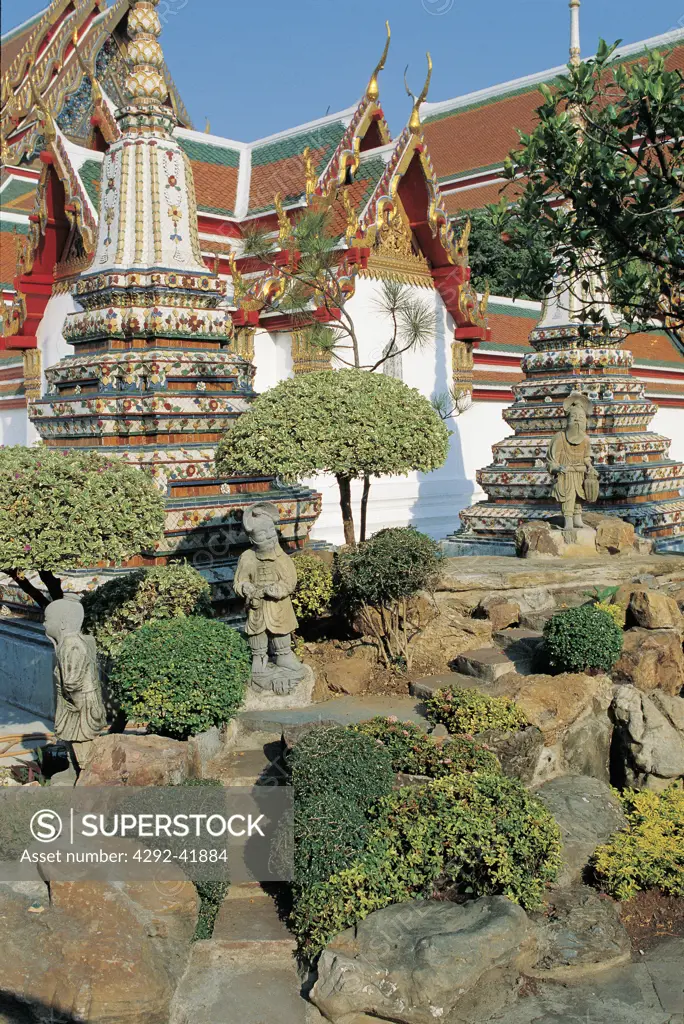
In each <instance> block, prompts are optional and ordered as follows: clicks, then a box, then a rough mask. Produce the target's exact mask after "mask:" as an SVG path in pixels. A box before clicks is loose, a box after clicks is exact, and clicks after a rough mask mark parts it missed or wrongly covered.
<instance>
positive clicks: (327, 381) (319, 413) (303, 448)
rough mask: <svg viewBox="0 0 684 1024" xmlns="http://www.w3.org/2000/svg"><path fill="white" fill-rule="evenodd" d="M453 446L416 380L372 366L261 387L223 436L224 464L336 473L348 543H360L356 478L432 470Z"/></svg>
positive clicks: (220, 457) (263, 471)
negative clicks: (353, 490) (353, 498)
mask: <svg viewBox="0 0 684 1024" xmlns="http://www.w3.org/2000/svg"><path fill="white" fill-rule="evenodd" d="M448 446H449V433H448V431H447V428H446V427H445V425H444V423H443V422H442V420H441V419H440V417H439V415H438V414H437V413H436V412H435V410H434V408H433V407H432V405H431V404H430V402H429V401H428V400H427V398H424V397H423V395H421V394H420V393H419V392H418V391H416V390H415V389H414V388H410V387H408V385H406V384H404V383H403V382H402V381H400V380H396V379H395V378H394V377H388V376H385V375H384V374H380V373H371V372H369V371H367V370H357V369H353V370H321V371H318V372H314V373H305V374H301V375H299V376H296V377H292V378H290V379H289V380H284V381H281V382H280V384H277V385H276V386H275V387H274V388H272V389H271V390H270V391H267V392H265V394H263V395H260V396H259V397H258V398H257V399H256V401H255V402H254V403H253V404H252V405H251V407H250V409H249V411H248V412H245V413H244V414H243V415H242V416H241V417H240V418H239V420H238V421H237V423H236V424H235V425H234V426H233V427H232V428H231V429H230V430H229V431H228V432H227V433H226V434H225V435H224V437H223V438H222V440H221V442H220V444H219V447H218V450H217V453H216V466H217V470H218V472H219V473H221V474H225V475H228V476H229V475H231V474H235V473H258V474H259V475H262V476H263V475H266V476H278V477H281V478H282V479H285V480H297V479H300V478H301V477H307V476H312V475H313V474H314V473H332V474H333V475H334V476H335V477H336V479H337V484H338V487H339V491H340V508H341V510H342V522H343V524H344V539H345V543H347V544H354V543H355V541H356V536H355V531H354V516H353V513H352V503H351V482H352V480H354V479H358V478H362V477H365V476H367V477H368V478H370V477H371V476H385V475H405V474H407V473H410V472H412V471H413V470H419V471H421V472H429V471H430V470H433V469H437V468H438V467H439V466H441V465H443V463H444V462H445V460H446V457H447V453H448ZM366 499H367V494H366Z"/></svg>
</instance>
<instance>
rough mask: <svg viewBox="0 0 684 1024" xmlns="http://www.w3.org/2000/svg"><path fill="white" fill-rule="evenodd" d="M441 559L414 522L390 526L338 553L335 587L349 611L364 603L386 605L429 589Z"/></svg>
mask: <svg viewBox="0 0 684 1024" xmlns="http://www.w3.org/2000/svg"><path fill="white" fill-rule="evenodd" d="M440 561H441V554H440V550H439V547H438V546H437V543H436V541H434V540H432V538H431V537H428V536H427V535H426V534H424V533H420V532H419V531H418V530H416V529H415V528H414V527H413V526H406V527H392V528H390V529H387V530H380V532H379V533H376V534H374V535H373V536H372V537H371V538H370V540H365V541H362V542H361V543H360V544H359V545H358V546H357V547H355V548H351V549H350V550H348V551H342V552H340V553H339V554H338V555H337V558H336V561H335V587H336V590H337V592H338V594H339V596H340V598H341V600H342V602H343V604H344V606H345V607H346V608H347V609H348V610H349V611H351V612H355V611H357V610H358V609H359V608H362V607H363V606H364V605H375V606H378V605H385V606H387V605H391V604H392V603H394V602H396V601H400V600H402V599H405V598H408V597H413V595H414V594H417V593H418V591H419V590H429V589H431V588H432V587H433V586H434V583H435V581H436V578H437V573H438V569H439V564H440Z"/></svg>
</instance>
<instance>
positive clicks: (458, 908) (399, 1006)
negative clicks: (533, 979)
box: [310, 896, 536, 1024]
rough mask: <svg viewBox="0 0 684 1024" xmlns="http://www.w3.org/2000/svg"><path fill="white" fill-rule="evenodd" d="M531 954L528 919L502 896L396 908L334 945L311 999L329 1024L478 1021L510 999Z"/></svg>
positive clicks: (367, 921) (349, 932) (320, 969)
mask: <svg viewBox="0 0 684 1024" xmlns="http://www.w3.org/2000/svg"><path fill="white" fill-rule="evenodd" d="M535 948H536V942H535V937H534V930H533V929H532V927H531V925H530V921H529V918H528V917H527V914H526V913H525V911H524V910H523V909H522V908H521V907H519V906H517V905H516V904H514V903H511V902H510V900H508V899H506V898H505V897H504V896H485V897H482V898H481V899H477V900H473V901H472V902H470V903H466V904H464V905H456V904H453V903H448V902H439V901H434V900H414V901H411V902H410V903H401V904H395V905H393V906H389V907H386V908H385V909H384V910H378V911H376V912H375V913H373V914H370V916H369V917H367V918H366V919H365V920H364V921H361V922H360V923H359V924H358V925H357V926H356V927H355V928H349V929H347V931H345V932H342V933H341V934H340V935H338V936H337V937H336V938H334V939H333V940H332V942H331V943H330V944H329V945H328V946H327V947H326V949H325V950H324V951H323V953H322V954H321V957H320V960H319V963H318V980H317V981H316V984H315V985H314V987H313V989H312V992H311V995H310V998H311V1001H312V1002H313V1003H314V1004H315V1005H316V1006H317V1007H318V1008H319V1010H321V1012H322V1013H323V1014H324V1015H325V1017H326V1018H327V1019H328V1020H331V1021H333V1022H335V1024H337V1022H345V1024H346V1022H347V1021H353V1020H355V1019H359V1018H360V1019H364V1018H363V1016H361V1015H363V1014H367V1015H369V1016H370V1017H373V1018H375V1017H379V1018H380V1019H381V1020H391V1021H395V1022H398V1024H434V1021H435V1020H452V1019H453V1020H459V1021H460V1020H464V1021H471V1020H472V1021H478V1020H483V1019H485V1018H486V1017H487V1016H488V1015H489V1014H490V1013H493V1012H495V1011H496V1010H497V1009H498V1008H500V1007H501V1006H503V1005H505V1004H506V1002H507V1001H509V1000H510V999H511V998H513V996H514V993H515V989H516V982H517V979H518V977H519V975H520V971H521V970H522V969H524V967H526V966H528V965H530V963H531V960H533V959H534V958H535ZM356 1015H359V1017H358V1018H357V1017H356ZM452 1015H453V1016H452Z"/></svg>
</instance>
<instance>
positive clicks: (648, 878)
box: [592, 785, 684, 900]
mask: <svg viewBox="0 0 684 1024" xmlns="http://www.w3.org/2000/svg"><path fill="white" fill-rule="evenodd" d="M621 800H622V804H623V808H624V812H625V815H626V816H627V823H628V824H627V828H626V829H625V830H623V831H621V832H615V833H614V835H612V836H611V838H610V839H609V840H608V842H607V843H605V845H603V846H599V848H598V849H597V850H596V851H595V853H594V856H593V858H592V863H593V867H594V872H595V875H596V880H597V882H598V884H599V886H600V887H601V888H602V889H604V890H605V892H608V893H610V895H611V896H614V897H615V898H616V899H618V900H629V899H631V898H632V897H633V896H635V895H636V894H637V892H639V891H640V890H641V889H661V890H662V891H663V892H665V893H668V894H669V895H671V896H684V790H682V789H681V788H679V787H678V786H676V785H674V786H670V787H669V789H666V790H665V791H664V792H663V793H650V792H648V791H643V792H637V791H636V790H633V789H628V790H625V792H624V793H622V795H621Z"/></svg>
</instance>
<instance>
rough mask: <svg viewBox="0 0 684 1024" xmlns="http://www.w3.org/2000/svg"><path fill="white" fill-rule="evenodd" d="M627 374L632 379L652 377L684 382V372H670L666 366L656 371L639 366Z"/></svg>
mask: <svg viewBox="0 0 684 1024" xmlns="http://www.w3.org/2000/svg"><path fill="white" fill-rule="evenodd" d="M629 372H630V373H631V375H632V376H633V377H645V378H649V379H651V378H653V377H667V378H668V379H669V378H672V379H673V380H684V370H670V369H669V367H667V366H664V367H663V368H662V370H656V369H655V368H653V367H649V368H648V369H642V368H641V367H640V366H639V367H636V366H633V367H632V369H631V370H630V371H629Z"/></svg>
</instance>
